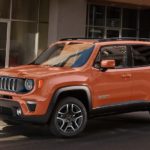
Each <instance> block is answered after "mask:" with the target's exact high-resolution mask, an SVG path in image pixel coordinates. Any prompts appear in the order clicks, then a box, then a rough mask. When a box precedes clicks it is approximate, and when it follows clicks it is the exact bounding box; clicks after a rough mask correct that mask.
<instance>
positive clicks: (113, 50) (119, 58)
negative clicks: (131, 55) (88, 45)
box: [96, 46, 127, 69]
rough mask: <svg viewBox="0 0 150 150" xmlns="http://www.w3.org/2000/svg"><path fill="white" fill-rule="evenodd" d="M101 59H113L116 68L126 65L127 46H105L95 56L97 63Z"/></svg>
mask: <svg viewBox="0 0 150 150" xmlns="http://www.w3.org/2000/svg"><path fill="white" fill-rule="evenodd" d="M102 60H115V63H116V69H121V68H124V67H126V66H127V47H126V46H106V47H103V48H102V49H101V51H100V53H99V55H98V57H97V60H96V62H97V64H99V62H100V61H102Z"/></svg>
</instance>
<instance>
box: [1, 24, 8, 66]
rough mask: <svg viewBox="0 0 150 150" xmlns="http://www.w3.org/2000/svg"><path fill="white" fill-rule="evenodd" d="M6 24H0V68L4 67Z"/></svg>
mask: <svg viewBox="0 0 150 150" xmlns="http://www.w3.org/2000/svg"><path fill="white" fill-rule="evenodd" d="M6 34H7V24H6V23H0V68H3V67H5V55H6Z"/></svg>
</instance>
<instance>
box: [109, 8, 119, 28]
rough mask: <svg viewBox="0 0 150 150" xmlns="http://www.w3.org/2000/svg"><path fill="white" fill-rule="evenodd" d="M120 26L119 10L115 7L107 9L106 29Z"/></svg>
mask: <svg viewBox="0 0 150 150" xmlns="http://www.w3.org/2000/svg"><path fill="white" fill-rule="evenodd" d="M120 26H121V9H120V8H117V7H107V27H120Z"/></svg>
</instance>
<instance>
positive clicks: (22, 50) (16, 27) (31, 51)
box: [10, 22, 37, 66]
mask: <svg viewBox="0 0 150 150" xmlns="http://www.w3.org/2000/svg"><path fill="white" fill-rule="evenodd" d="M36 29H37V24H35V23H24V22H13V23H12V32H11V50H10V66H17V65H22V64H27V63H30V62H31V61H32V60H33V59H34V58H35V55H36V47H37V46H36V43H37V41H36V39H37V31H36Z"/></svg>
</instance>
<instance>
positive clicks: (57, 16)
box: [0, 0, 150, 68]
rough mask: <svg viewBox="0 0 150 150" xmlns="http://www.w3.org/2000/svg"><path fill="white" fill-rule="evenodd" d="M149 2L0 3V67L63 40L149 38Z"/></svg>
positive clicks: (70, 0) (58, 0)
mask: <svg viewBox="0 0 150 150" xmlns="http://www.w3.org/2000/svg"><path fill="white" fill-rule="evenodd" d="M149 19H150V2H149V0H132V1H131V0H0V33H1V34H0V67H1V68H3V67H8V66H17V65H22V64H27V63H30V62H31V61H32V60H33V59H34V58H35V57H37V55H38V54H39V53H41V52H42V51H43V50H45V49H46V48H47V47H48V45H49V43H52V42H54V41H56V40H58V39H61V38H66V37H89V38H111V37H134V38H139V37H140V38H150V20H149Z"/></svg>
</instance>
